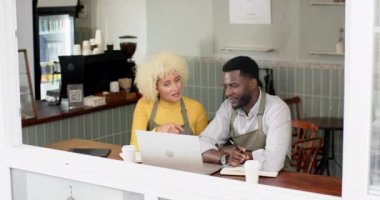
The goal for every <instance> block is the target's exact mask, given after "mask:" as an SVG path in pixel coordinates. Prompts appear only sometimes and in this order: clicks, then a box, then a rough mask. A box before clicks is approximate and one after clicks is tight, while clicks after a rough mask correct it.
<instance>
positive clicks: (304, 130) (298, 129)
mask: <svg viewBox="0 0 380 200" xmlns="http://www.w3.org/2000/svg"><path fill="white" fill-rule="evenodd" d="M318 130H319V127H318V125H316V124H314V123H312V122H309V121H304V120H292V136H293V138H292V142H293V143H294V142H296V141H298V140H302V139H309V138H315V137H317V134H318Z"/></svg>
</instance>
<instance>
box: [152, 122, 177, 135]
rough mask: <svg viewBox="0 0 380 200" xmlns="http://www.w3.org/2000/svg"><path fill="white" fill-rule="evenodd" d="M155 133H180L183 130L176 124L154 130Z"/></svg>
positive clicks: (165, 125)
mask: <svg viewBox="0 0 380 200" xmlns="http://www.w3.org/2000/svg"><path fill="white" fill-rule="evenodd" d="M156 131H157V132H165V133H177V134H178V133H181V132H182V131H183V128H182V127H181V126H179V125H176V124H164V125H161V126H159V127H157V128H156Z"/></svg>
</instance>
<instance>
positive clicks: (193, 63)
mask: <svg viewBox="0 0 380 200" xmlns="http://www.w3.org/2000/svg"><path fill="white" fill-rule="evenodd" d="M226 61H227V60H226V59H221V58H218V59H215V58H200V57H189V58H188V63H189V72H190V80H189V82H188V84H187V86H186V88H185V90H184V94H185V95H186V96H189V97H193V98H195V99H197V100H199V101H200V102H202V103H203V105H204V106H205V108H206V110H207V112H208V116H209V117H210V118H212V117H213V116H214V115H215V112H216V110H217V109H218V107H219V105H220V104H221V103H222V101H223V99H224V94H223V73H222V66H223V64H224V63H225V62H226ZM257 62H258V64H259V66H260V67H265V68H271V69H273V71H274V73H273V76H274V77H273V81H274V89H275V91H276V95H278V96H280V97H281V98H287V97H291V96H295V95H297V96H300V97H301V101H302V103H301V105H302V108H301V112H302V113H301V116H302V117H311V116H328V117H342V116H343V98H344V95H343V94H344V93H343V89H344V85H343V84H344V70H343V69H344V68H343V66H341V65H331V64H315V63H300V62H282V61H278V62H275V61H262V60H258V61H257ZM261 72H262V71H261ZM263 75H265V74H262V75H260V77H262V76H263Z"/></svg>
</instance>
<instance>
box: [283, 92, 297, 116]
mask: <svg viewBox="0 0 380 200" xmlns="http://www.w3.org/2000/svg"><path fill="white" fill-rule="evenodd" d="M283 100H284V101H285V103H286V104H288V106H289V108H290V112H291V114H292V119H298V120H299V119H301V111H300V104H301V98H300V97H299V96H294V97H291V98H286V99H283Z"/></svg>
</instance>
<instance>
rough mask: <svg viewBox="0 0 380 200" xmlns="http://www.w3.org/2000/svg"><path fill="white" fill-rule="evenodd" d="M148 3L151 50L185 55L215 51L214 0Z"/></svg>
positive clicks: (204, 54)
mask: <svg viewBox="0 0 380 200" xmlns="http://www.w3.org/2000/svg"><path fill="white" fill-rule="evenodd" d="M147 3H148V4H147V15H148V18H147V22H148V24H147V30H148V54H150V53H154V52H158V51H162V50H171V51H175V52H177V53H179V54H182V55H197V56H199V55H202V56H209V55H212V54H213V52H214V49H213V46H214V35H213V32H214V31H213V21H212V20H213V19H212V14H213V13H212V11H213V5H212V0H181V1H177V0H154V1H148V2H147Z"/></svg>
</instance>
